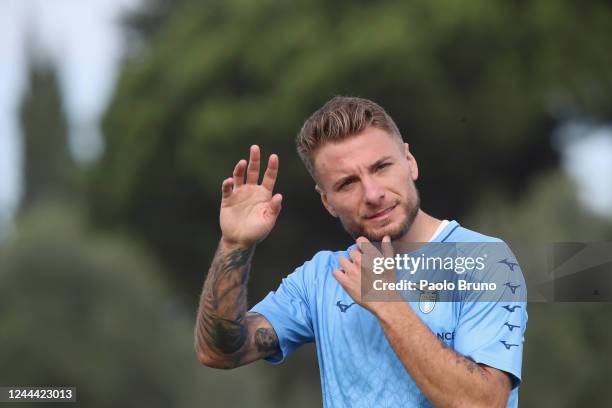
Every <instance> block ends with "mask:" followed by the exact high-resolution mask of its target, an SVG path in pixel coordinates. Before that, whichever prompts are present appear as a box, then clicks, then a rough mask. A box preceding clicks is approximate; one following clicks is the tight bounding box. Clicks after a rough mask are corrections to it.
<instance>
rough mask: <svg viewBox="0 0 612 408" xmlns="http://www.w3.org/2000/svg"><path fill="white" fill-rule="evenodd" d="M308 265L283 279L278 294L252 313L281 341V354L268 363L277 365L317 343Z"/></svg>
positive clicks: (270, 359) (258, 304) (268, 298)
mask: <svg viewBox="0 0 612 408" xmlns="http://www.w3.org/2000/svg"><path fill="white" fill-rule="evenodd" d="M307 268H308V262H307V263H305V264H304V265H302V266H301V267H299V268H297V269H296V270H295V271H294V272H293V273H291V274H289V275H288V276H287V277H286V278H284V279H283V280H282V282H281V284H280V286H279V287H278V289H277V290H276V291H273V292H270V293H268V295H267V296H266V297H265V298H264V299H263V300H261V302H259V303H257V304H256V305H255V306H253V308H251V310H250V311H251V312H254V313H259V314H261V315H263V316H264V317H265V318H266V319H267V320H268V321H269V322H270V324H271V325H272V327H273V328H274V331H275V332H276V335H277V337H278V341H279V345H280V349H281V351H280V353H277V354H275V355H273V356H270V357H268V358H266V359H265V360H266V361H268V362H270V363H273V364H278V363H281V362H282V361H283V360H284V359H285V358H287V357H288V356H289V355H290V354H291V353H292V352H293V351H294V350H295V349H297V348H298V347H299V346H301V345H302V344H304V343H310V342H313V341H314V331H313V328H312V316H311V310H310V302H309V299H308V294H309V292H310V291H309V287H310V286H311V284H312V282H309V281H308V277H307V273H306V272H307V271H306V269H307Z"/></svg>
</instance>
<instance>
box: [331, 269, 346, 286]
mask: <svg viewBox="0 0 612 408" xmlns="http://www.w3.org/2000/svg"><path fill="white" fill-rule="evenodd" d="M332 275H334V278H335V279H336V280H337V281H338V283H340V285H342V287H344V282H345V280H346V274H345V273H344V271H343V270H342V269H336V270H334V272H333V273H332Z"/></svg>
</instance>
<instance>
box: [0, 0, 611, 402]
mask: <svg viewBox="0 0 612 408" xmlns="http://www.w3.org/2000/svg"><path fill="white" fill-rule="evenodd" d="M611 38H612V4H611V3H610V2H609V1H597V0H593V1H589V2H577V1H571V0H532V1H529V2H527V1H491V0H474V1H470V2H463V1H456V0H440V1H436V2H429V1H412V2H396V1H377V2H373V1H365V0H362V1H350V2H349V1H344V0H338V1H333V2H330V1H321V0H309V1H303V0H296V1H293V2H280V1H270V0H258V1H253V0H248V1H247V0H225V1H216V0H207V1H195V0H174V1H172V0H88V1H80V0H54V1H48V0H38V1H37V0H0V385H6V386H8V385H72V386H76V387H77V396H78V400H79V402H78V404H77V405H80V406H87V407H108V406H149V407H170V406H176V407H197V406H201V407H220V406H224V407H234V406H245V405H247V406H252V407H260V406H261V407H286V406H292V407H314V406H320V405H321V395H320V394H321V389H320V384H319V375H318V368H317V364H316V355H315V350H314V346H312V345H308V346H305V347H303V348H302V349H301V350H299V351H298V352H297V353H296V354H294V355H293V356H292V357H291V358H290V359H289V361H288V362H286V363H285V364H283V365H282V366H270V365H267V364H266V363H263V362H258V363H255V364H252V365H250V366H248V367H243V368H240V369H236V370H232V371H217V370H213V369H210V368H207V367H202V366H200V365H199V363H198V362H197V358H196V355H195V352H194V351H193V324H194V319H195V311H196V307H197V303H198V295H199V292H200V290H201V286H202V283H203V281H204V277H205V275H206V271H207V269H208V266H209V264H210V261H211V258H212V255H213V253H214V250H215V248H216V244H217V241H218V239H219V227H218V207H219V201H220V184H221V181H222V180H223V179H224V178H225V177H227V176H229V175H230V173H231V170H232V168H233V166H234V164H235V163H236V162H237V161H238V160H239V159H241V158H246V157H247V154H248V147H249V146H250V145H251V144H253V143H258V144H260V145H261V146H262V150H263V153H264V155H266V156H267V155H268V154H270V153H272V152H276V153H278V154H279V156H280V159H281V171H280V179H279V182H278V183H277V186H278V187H277V188H278V191H279V192H282V193H283V195H284V202H283V207H284V208H283V211H282V213H281V216H280V218H279V221H278V224H277V226H276V228H275V230H274V231H273V233H272V234H271V235H270V236H269V237H268V238H267V240H266V241H264V242H263V243H262V244H261V245H260V246H259V247H258V249H257V253H256V256H255V261H254V265H253V268H252V271H251V281H250V283H249V298H250V303H251V304H253V303H254V302H256V301H258V300H259V299H261V298H262V297H263V296H264V295H265V294H266V293H267V292H268V291H270V290H273V289H275V288H276V287H277V285H278V284H279V282H280V279H281V278H282V277H283V276H285V275H286V274H288V273H290V272H291V271H292V270H293V269H294V268H295V267H297V266H299V265H301V264H302V263H303V262H304V261H305V260H307V259H309V258H310V257H311V256H312V255H313V254H314V253H315V252H316V251H318V250H320V249H341V248H345V247H347V246H348V245H349V244H350V243H351V242H350V240H349V237H348V236H347V235H346V234H345V233H344V232H343V230H342V229H341V227H340V225H339V224H338V223H337V222H336V221H335V220H334V219H331V218H330V217H329V216H328V215H327V213H326V212H325V211H324V209H323V207H322V206H321V205H320V203H319V198H318V196H317V194H316V193H315V191H314V186H313V182H312V181H311V179H310V178H309V176H308V174H307V172H306V170H305V168H304V167H303V165H302V163H301V162H300V161H299V159H298V156H297V154H296V153H295V150H294V138H295V135H296V134H297V132H298V130H299V128H300V127H301V125H302V123H303V121H304V120H305V119H306V118H307V117H308V116H309V115H310V114H311V113H312V112H313V111H314V110H315V109H316V108H318V107H319V106H320V105H322V104H323V103H324V102H325V101H326V100H328V99H329V98H331V97H332V96H334V95H337V94H345V95H357V96H362V97H367V98H371V99H373V100H375V101H377V102H379V103H380V104H381V105H383V106H384V107H385V108H386V109H387V110H388V112H389V113H390V114H391V116H392V117H393V118H394V119H395V120H396V122H397V124H398V126H399V128H400V130H401V131H402V133H403V135H404V138H405V139H406V141H408V142H409V143H410V145H411V149H412V151H413V154H414V155H415V156H416V158H417V160H418V162H419V166H420V170H421V171H420V173H421V178H420V179H419V181H418V184H417V185H418V187H419V189H420V192H421V196H422V206H423V208H424V209H425V210H426V211H428V212H430V213H431V214H433V215H434V216H437V217H440V218H447V219H457V220H458V221H460V222H461V223H463V224H464V225H465V226H467V227H468V228H471V229H476V230H479V231H481V232H484V233H486V234H489V235H496V236H500V237H502V238H504V239H507V240H514V241H522V242H526V241H534V242H540V243H542V242H543V243H546V242H559V241H589V242H591V241H612V177H611V176H612V53H611V52H610V45H611V41H610V39H611ZM611 316H612V307H611V305H610V304H606V303H588V304H586V303H582V304H578V303H532V304H530V306H529V326H528V329H527V333H526V343H525V354H524V363H523V367H524V370H523V385H522V386H521V389H520V402H521V406H526V407H583V406H589V407H608V406H610V405H611V404H612V397H610V393H609V389H610V385H612V380H611V376H610V373H609V367H610V366H612V325H610V324H609V321H610V317H611ZM20 406H21V405H20ZM37 406H40V405H37Z"/></svg>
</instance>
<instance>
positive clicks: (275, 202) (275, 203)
mask: <svg viewBox="0 0 612 408" xmlns="http://www.w3.org/2000/svg"><path fill="white" fill-rule="evenodd" d="M282 202H283V196H282V195H281V194H274V196H273V197H272V199H271V200H270V208H271V209H272V213H273V214H278V213H279V212H280V210H281V203H282Z"/></svg>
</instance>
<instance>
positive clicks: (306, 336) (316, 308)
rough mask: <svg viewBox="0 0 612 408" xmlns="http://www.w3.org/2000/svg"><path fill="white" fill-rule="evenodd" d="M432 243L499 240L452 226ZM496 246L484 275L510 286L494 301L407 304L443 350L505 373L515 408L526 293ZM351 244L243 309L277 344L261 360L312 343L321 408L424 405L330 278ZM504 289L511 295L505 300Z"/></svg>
mask: <svg viewBox="0 0 612 408" xmlns="http://www.w3.org/2000/svg"><path fill="white" fill-rule="evenodd" d="M432 242H449V243H450V242H454V243H463V242H470V243H488V242H498V243H501V242H502V241H500V240H499V239H497V238H492V237H488V236H485V235H482V234H479V233H477V232H474V231H470V230H468V229H466V228H463V227H461V226H460V225H459V224H458V223H457V222H456V221H452V222H450V223H449V224H448V225H447V226H446V228H444V230H442V231H441V232H440V233H439V234H438V235H437V237H436V238H435V239H433V240H432ZM501 246H502V247H503V248H504V252H505V253H503V254H497V255H492V256H496V257H499V258H500V259H499V261H498V260H497V259H495V260H494V262H491V263H489V264H488V265H489V266H488V267H487V271H486V274H487V276H496V281H498V282H509V283H511V284H512V285H513V286H515V288H514V289H512V288H510V287H507V288H506V289H505V290H507V293H505V294H504V296H502V297H499V298H498V299H497V300H496V301H487V302H483V301H477V300H478V299H476V298H475V297H474V296H477V295H475V294H471V295H469V296H468V297H467V298H463V299H462V300H460V301H453V302H437V303H435V304H434V305H433V308H431V306H432V305H431V303H429V304H428V305H427V306H426V307H423V305H419V302H412V301H410V302H409V303H410V305H411V306H412V308H413V309H414V311H415V313H416V314H417V315H418V316H419V317H420V318H421V320H422V321H423V322H424V323H425V324H426V325H427V326H428V327H429V329H430V330H431V331H432V332H433V334H435V335H436V337H437V338H438V339H439V340H440V341H443V342H444V344H445V345H446V346H447V347H449V348H451V349H454V350H455V351H456V352H458V353H460V354H462V355H464V356H468V357H470V358H472V359H473V360H474V361H476V362H477V363H482V364H486V365H488V366H490V367H494V368H497V369H499V370H503V371H505V372H507V373H509V374H510V376H511V378H512V382H513V389H512V391H511V393H510V397H509V400H508V404H507V406H508V407H516V406H517V405H518V385H519V383H520V381H521V362H522V353H523V335H524V333H525V328H526V325H527V310H526V307H527V304H526V302H525V301H524V300H525V299H526V288H525V284H524V280H523V276H522V273H521V271H520V268H519V267H518V265H516V259H515V257H514V255H513V254H512V252H511V251H510V250H509V248H508V247H507V246H506V245H505V244H503V243H502V244H501ZM353 247H354V245H353V246H351V247H349V248H348V249H347V250H345V251H338V252H331V251H321V252H318V253H317V254H316V255H315V256H314V257H313V258H312V259H311V260H310V261H307V262H306V263H304V264H303V265H302V266H300V267H299V268H297V269H296V270H295V271H294V272H293V273H291V274H290V275H288V276H287V277H286V278H284V279H283V280H282V283H281V285H280V286H279V288H278V289H277V290H276V291H275V292H270V293H269V294H268V295H267V296H266V297H265V298H264V299H263V300H262V301H261V302H259V303H258V304H257V305H255V306H254V307H253V308H252V309H251V311H252V312H256V313H259V314H261V315H263V316H265V317H266V319H267V320H268V321H269V322H270V324H271V325H272V327H274V330H275V331H276V335H277V336H278V339H279V344H280V349H281V352H280V353H278V354H276V355H274V356H271V357H269V358H268V359H266V360H267V361H269V362H271V363H280V362H282V361H283V360H284V359H285V358H287V356H289V355H290V354H291V353H292V352H293V351H294V350H295V349H296V348H298V347H299V346H300V345H302V344H304V343H309V342H313V341H314V342H315V343H316V347H317V356H318V361H319V367H320V374H321V387H322V391H323V404H324V406H325V407H328V408H332V407H430V406H432V405H431V403H430V402H429V401H428V400H427V398H426V396H425V395H424V394H423V393H422V392H421V390H420V389H419V388H418V387H417V385H416V384H415V383H414V381H413V379H412V378H411V377H410V375H409V373H408V372H407V370H406V369H405V368H404V366H403V365H402V362H401V361H400V360H399V358H398V357H397V355H396V354H395V352H394V351H393V349H392V348H391V346H390V345H389V343H388V341H387V339H386V337H385V335H384V333H383V330H382V328H381V326H380V323H379V322H378V320H377V319H376V317H374V315H372V314H371V313H370V312H369V311H367V310H366V309H364V308H362V307H361V306H360V305H358V304H355V303H354V302H353V300H352V299H351V297H350V296H349V295H348V293H346V291H345V290H344V288H342V286H341V285H340V284H339V283H338V282H337V281H336V279H335V278H334V277H333V275H332V272H333V271H334V270H335V269H337V268H339V267H340V265H339V263H338V259H339V258H340V257H342V256H348V251H350V250H351V249H352V248H353ZM511 289H512V291H511V292H512V294H514V293H516V296H510V293H511V292H510V290H511ZM521 293H522V295H521V296H519V294H521ZM423 311H425V313H424V312H423Z"/></svg>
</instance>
